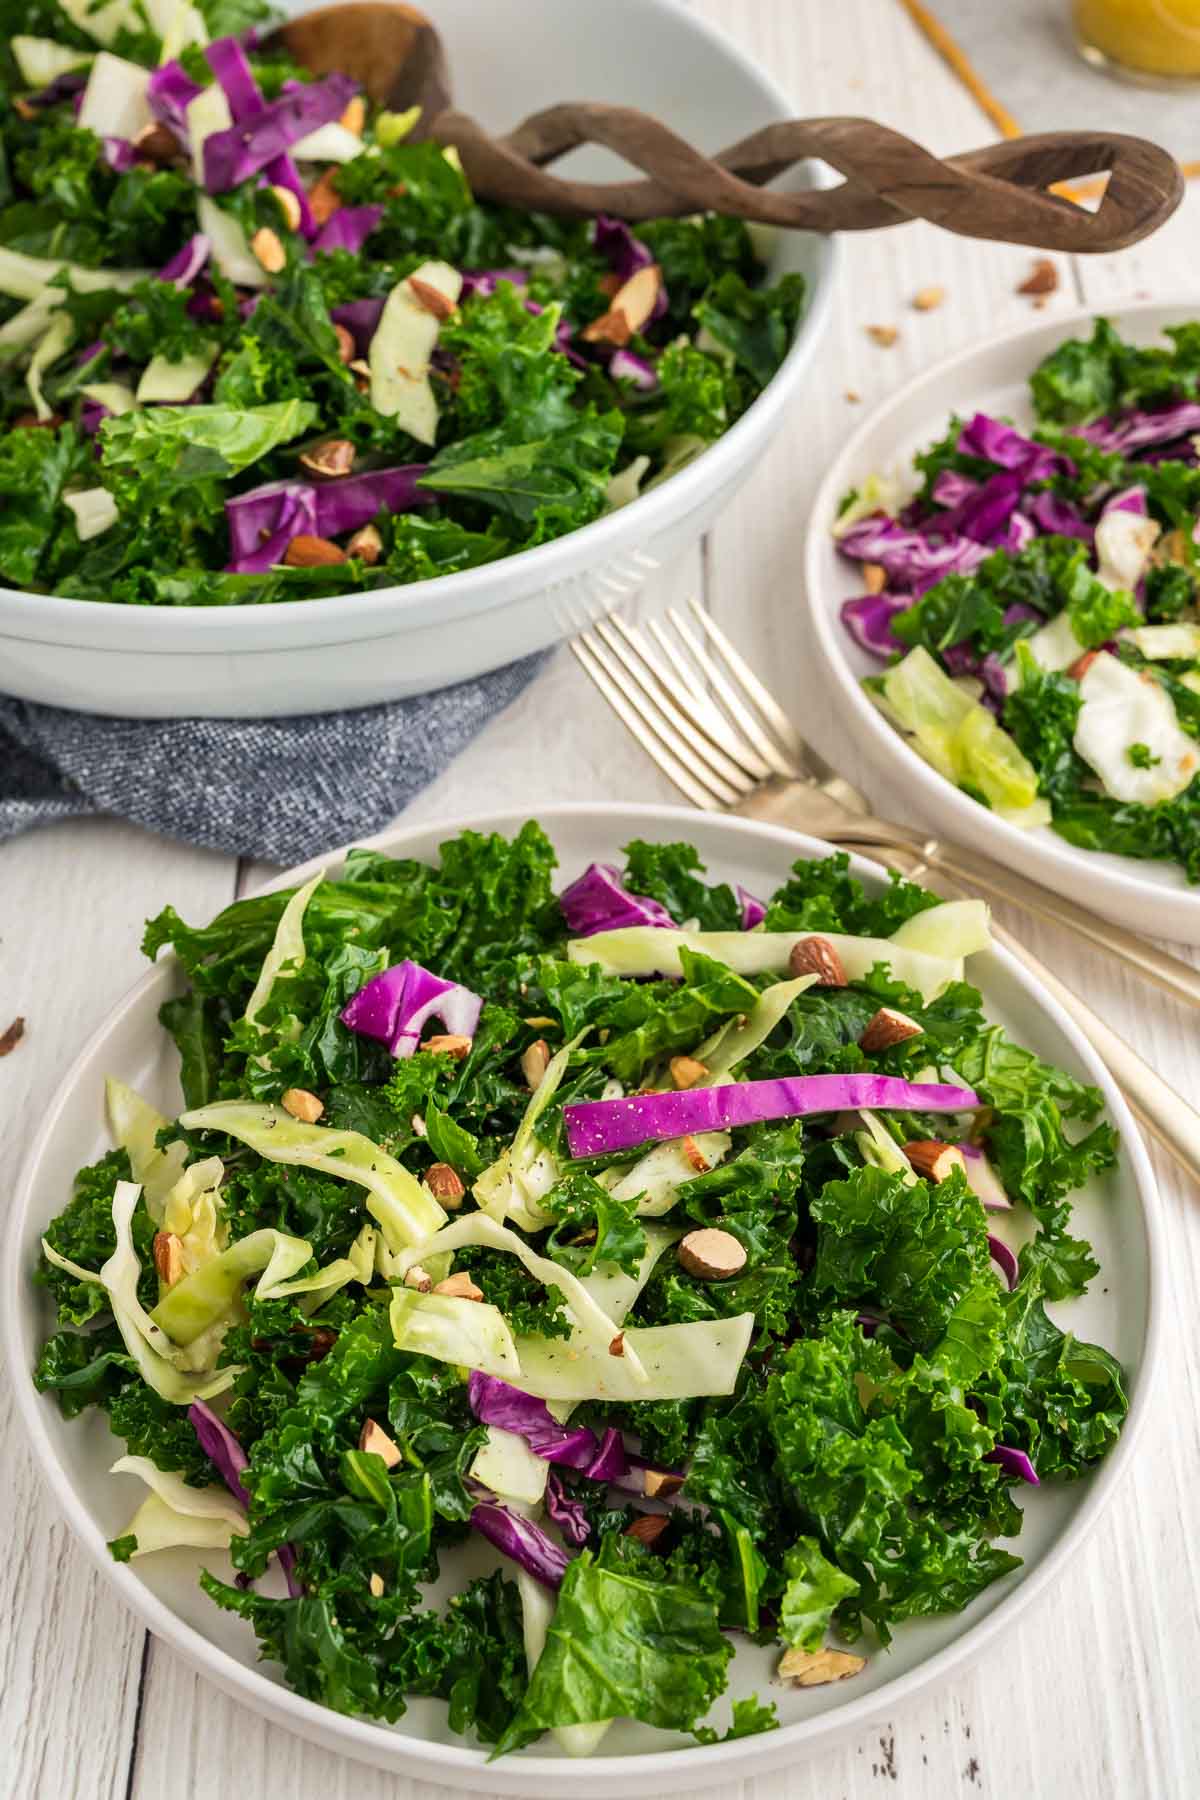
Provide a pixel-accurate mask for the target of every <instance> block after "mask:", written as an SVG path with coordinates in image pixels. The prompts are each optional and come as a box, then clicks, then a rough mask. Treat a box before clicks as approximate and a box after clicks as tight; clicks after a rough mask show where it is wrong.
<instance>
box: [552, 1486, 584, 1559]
mask: <svg viewBox="0 0 1200 1800" xmlns="http://www.w3.org/2000/svg"><path fill="white" fill-rule="evenodd" d="M546 1514H547V1517H548V1518H551V1519H553V1521H554V1523H555V1524H556V1525H557V1526H558V1529H559V1530H560V1531H561V1532H562V1534H563V1536H564V1537H565V1538H566V1540H567V1542H568V1544H573V1545H574V1546H575V1548H576V1549H578V1548H579V1547H580V1545H582V1544H586V1543H587V1541H588V1538H589V1537H590V1536H591V1534H592V1528H591V1526H590V1525H589V1524H588V1516H587V1508H586V1507H585V1506H584V1504H583V1502H582V1500H574V1499H572V1497H571V1495H570V1493H569V1491H568V1489H567V1485H566V1483H565V1481H564V1480H563V1478H562V1476H561V1475H560V1474H559V1472H558V1470H557V1469H551V1471H550V1473H549V1475H548V1476H547V1477H546Z"/></svg>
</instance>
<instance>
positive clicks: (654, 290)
mask: <svg viewBox="0 0 1200 1800" xmlns="http://www.w3.org/2000/svg"><path fill="white" fill-rule="evenodd" d="M661 289H662V270H661V269H660V268H659V266H658V264H657V263H647V264H646V266H645V267H644V268H641V269H635V270H634V272H633V274H632V275H631V276H630V277H629V280H628V281H625V282H622V284H621V286H620V287H619V288H618V289H617V291H616V293H615V294H614V295H613V297H612V303H611V305H610V306H609V309H608V311H607V312H606V313H602V314H601V315H600V317H599V318H598V319H593V320H592V322H591V324H590V325H585V326H584V328H583V330H582V331H581V332H580V334H579V335H580V337H581V338H583V339H584V340H585V341H586V342H587V343H589V344H615V345H616V346H617V347H618V348H620V346H621V345H622V344H627V343H628V342H629V340H630V338H631V337H632V336H633V334H634V332H635V331H640V330H641V329H642V326H643V325H645V324H646V322H647V321H648V320H649V318H650V315H651V313H652V312H653V311H654V308H655V305H656V304H657V301H658V296H659V293H660V291H661Z"/></svg>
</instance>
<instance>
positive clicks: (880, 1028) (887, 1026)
mask: <svg viewBox="0 0 1200 1800" xmlns="http://www.w3.org/2000/svg"><path fill="white" fill-rule="evenodd" d="M922 1035H923V1028H922V1027H921V1026H920V1025H918V1024H917V1021H916V1020H915V1019H910V1018H909V1016H908V1014H907V1013H902V1012H897V1011H896V1008H895V1007H894V1006H881V1007H880V1009H879V1011H878V1012H877V1013H876V1014H875V1017H874V1018H873V1019H871V1020H870V1022H869V1023H868V1025H867V1028H866V1030H865V1031H864V1032H863V1034H862V1036H861V1037H860V1038H859V1040H858V1047H859V1049H860V1050H865V1051H866V1052H867V1055H868V1056H874V1055H876V1054H877V1053H878V1052H879V1051H880V1050H890V1049H891V1048H892V1045H893V1044H903V1043H904V1042H905V1040H906V1039H908V1038H914V1037H921V1036H922Z"/></svg>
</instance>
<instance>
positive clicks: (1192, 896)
mask: <svg viewBox="0 0 1200 1800" xmlns="http://www.w3.org/2000/svg"><path fill="white" fill-rule="evenodd" d="M1198 312H1200V300H1197V298H1196V297H1195V296H1192V297H1190V298H1185V299H1182V300H1178V301H1175V302H1174V303H1171V304H1167V303H1164V302H1162V301H1158V300H1156V301H1153V302H1151V303H1149V304H1143V305H1136V306H1126V307H1122V308H1120V309H1118V310H1115V311H1114V310H1112V309H1106V316H1107V317H1108V318H1109V319H1111V320H1112V323H1113V325H1114V326H1115V327H1116V329H1117V330H1118V331H1119V332H1120V334H1121V335H1122V337H1125V338H1128V339H1130V340H1131V341H1132V342H1134V343H1137V344H1154V343H1157V342H1161V341H1162V331H1163V327H1164V326H1166V325H1176V324H1179V323H1180V322H1181V321H1184V320H1187V319H1194V318H1195V317H1196V316H1197V313H1198ZM1094 317H1095V311H1094V309H1091V308H1089V309H1088V310H1086V311H1083V312H1077V313H1067V314H1065V315H1064V314H1061V313H1060V314H1058V315H1056V316H1055V317H1054V318H1053V319H1048V320H1046V321H1045V322H1043V323H1040V324H1037V325H1034V326H1022V327H1021V328H1020V329H1019V330H1018V331H1014V332H1009V333H1006V334H1005V335H1004V336H1002V337H998V338H996V337H991V338H988V339H987V340H986V341H984V342H982V343H977V344H973V345H971V346H970V347H969V348H968V349H966V350H961V351H959V352H958V353H957V354H956V355H955V356H952V357H949V358H947V360H946V361H945V362H941V363H938V364H937V365H936V366H935V367H934V368H932V369H929V370H927V371H926V372H925V373H924V374H923V375H918V376H917V377H916V378H915V379H914V380H912V381H910V382H908V383H907V384H906V385H905V386H904V387H902V388H901V389H900V391H899V393H897V394H893V396H892V398H891V399H890V400H889V401H888V403H887V405H886V406H882V407H880V409H879V411H878V412H876V413H873V414H872V415H871V417H870V418H869V419H867V420H865V421H864V423H863V424H862V425H861V426H860V428H859V429H858V431H856V432H855V433H854V436H853V437H852V438H850V439H849V441H848V442H847V444H846V445H845V447H844V449H843V450H842V452H841V454H840V455H839V456H838V457H837V458H836V459H835V461H834V463H833V465H832V467H831V468H830V469H829V472H828V474H827V475H826V477H825V480H824V481H823V482H822V484H821V489H820V492H819V493H818V494H817V497H816V500H815V501H814V503H813V510H812V516H811V518H810V521H809V528H808V542H807V544H806V547H805V560H804V583H805V597H806V600H807V605H808V617H809V619H810V620H811V623H812V628H813V633H814V635H815V637H816V642H817V648H818V650H819V651H820V653H821V657H822V660H823V662H824V664H825V667H826V669H827V670H828V672H829V675H830V678H831V680H832V682H833V684H834V686H835V688H836V690H837V692H838V695H839V697H840V699H841V703H842V707H843V711H844V716H845V718H846V720H847V721H848V725H849V729H850V730H851V731H852V732H853V733H854V734H855V735H856V736H857V737H859V738H860V739H861V740H862V742H863V744H864V746H865V747H866V749H867V751H868V752H869V754H870V756H871V758H872V760H873V761H874V762H875V764H876V765H877V766H878V769H879V771H880V774H881V776H882V777H884V779H883V780H882V781H881V783H880V786H879V791H878V801H879V810H881V811H883V812H885V813H886V811H887V803H888V795H889V793H890V792H893V791H903V793H904V794H905V797H906V799H907V798H908V797H910V796H911V799H912V804H913V805H914V807H916V808H917V810H918V811H919V812H920V814H921V815H922V817H923V818H925V819H926V820H928V821H929V822H930V823H931V824H932V825H934V826H935V827H936V829H938V830H939V831H942V832H944V833H945V835H946V837H947V838H949V839H952V840H953V841H954V842H956V843H961V844H966V845H969V846H972V847H973V848H975V849H977V850H981V851H984V852H985V853H986V854H987V855H989V856H991V857H993V858H994V859H995V860H996V861H997V862H1001V863H1006V864H1010V865H1011V866H1012V867H1013V868H1014V869H1018V870H1020V872H1021V873H1022V874H1023V875H1029V876H1031V877H1032V878H1033V879H1034V880H1035V881H1040V882H1041V883H1042V884H1043V886H1045V887H1048V888H1053V889H1054V891H1055V892H1056V893H1060V894H1067V895H1070V896H1071V898H1072V899H1076V900H1083V901H1084V902H1085V904H1086V905H1088V906H1090V907H1091V908H1092V909H1093V911H1095V912H1098V913H1102V914H1103V915H1104V916H1105V917H1106V918H1109V919H1115V920H1116V921H1117V922H1118V923H1119V924H1121V925H1126V926H1128V927H1129V929H1130V930H1132V931H1141V932H1145V933H1147V934H1148V935H1151V936H1154V937H1164V938H1171V939H1173V940H1174V941H1175V942H1176V943H1181V944H1200V888H1197V887H1193V886H1191V885H1189V883H1188V881H1187V879H1186V877H1185V876H1184V873H1183V871H1182V869H1180V868H1178V867H1177V866H1176V865H1175V864H1173V863H1165V862H1150V861H1147V860H1145V859H1143V858H1140V857H1129V856H1112V855H1109V854H1108V853H1107V852H1106V851H1098V850H1079V849H1076V848H1075V846H1074V845H1072V844H1068V843H1067V841H1066V839H1065V838H1061V837H1059V835H1058V833H1057V832H1055V831H1052V830H1051V829H1050V827H1049V826H1044V827H1042V828H1041V829H1039V830H1036V831H1022V830H1020V829H1019V828H1018V827H1017V826H1015V825H1010V824H1008V823H1006V821H1005V820H1003V819H1001V818H998V817H997V815H996V814H995V813H993V812H989V811H988V809H987V807H985V806H980V805H979V803H978V802H977V801H975V800H972V799H971V798H970V796H969V795H967V794H964V793H963V792H962V790H961V789H960V788H957V787H955V786H954V784H953V782H950V781H947V780H946V779H945V777H944V776H942V775H939V774H938V773H937V771H936V770H935V769H933V768H931V766H930V765H929V764H928V763H927V762H926V761H925V759H924V758H923V757H921V756H919V755H918V754H917V752H916V751H915V750H914V749H912V748H911V746H910V745H909V744H908V743H907V742H906V741H905V739H904V738H903V737H902V736H901V735H900V733H899V732H898V731H896V730H895V729H894V728H893V726H891V725H890V724H889V723H888V721H887V720H886V719H885V718H884V716H883V714H882V713H881V712H880V711H879V710H878V708H877V707H876V706H875V705H874V704H873V703H872V701H871V700H869V699H868V697H867V695H866V694H865V693H864V692H863V689H862V687H861V686H860V683H861V680H862V677H863V676H864V675H876V674H878V673H879V670H880V668H881V666H882V665H881V664H880V663H879V662H878V661H877V660H876V659H875V658H874V657H871V656H868V654H867V652H866V651H865V650H862V649H860V647H859V646H858V645H857V644H856V643H855V642H854V639H853V638H852V637H851V636H850V634H849V632H848V631H847V630H846V629H845V627H844V626H843V624H842V621H841V616H840V614H841V606H842V602H843V601H844V600H848V599H850V598H851V597H852V596H853V595H855V594H860V593H861V592H862V582H861V579H860V577H859V574H858V568H857V565H856V564H855V563H853V562H851V561H849V560H848V559H847V558H846V557H844V556H842V555H841V554H840V553H839V551H838V550H837V548H836V545H835V543H834V540H833V538H832V536H831V534H830V528H831V526H832V525H833V522H834V519H835V518H836V516H837V509H838V503H839V501H840V500H841V497H842V495H843V494H845V493H846V492H847V490H848V489H849V488H852V487H856V486H857V485H858V484H859V483H860V482H861V481H862V480H863V479H864V477H865V476H867V475H870V474H872V473H884V472H891V471H895V472H896V473H898V474H899V475H900V476H901V477H902V478H907V480H908V482H909V484H910V487H915V486H916V478H915V476H914V474H913V469H912V458H913V454H914V452H915V451H917V450H920V449H924V448H925V447H926V446H927V445H929V444H931V443H934V442H935V441H936V440H937V439H938V438H940V437H942V436H943V435H944V434H945V431H946V427H947V425H948V423H949V420H950V415H951V414H952V413H958V414H959V415H960V417H965V418H969V417H970V415H971V414H972V413H975V412H985V413H995V414H999V415H1001V416H1002V417H1004V418H1009V419H1012V420H1013V421H1014V423H1015V424H1016V425H1018V426H1019V427H1021V428H1022V429H1028V428H1029V427H1030V426H1031V425H1032V424H1033V412H1032V408H1031V406H1030V402H1029V385H1028V384H1029V376H1030V374H1031V372H1032V371H1033V370H1034V369H1035V368H1036V367H1037V364H1038V363H1039V362H1040V361H1041V359H1042V358H1043V357H1044V356H1046V355H1048V354H1049V352H1050V351H1051V350H1053V349H1055V348H1056V347H1057V346H1058V345H1059V344H1061V343H1062V342H1063V340H1064V339H1066V338H1072V337H1081V336H1082V337H1090V335H1091V329H1092V320H1093V319H1094ZM872 797H873V798H874V795H873V796H872Z"/></svg>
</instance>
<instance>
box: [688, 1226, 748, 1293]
mask: <svg viewBox="0 0 1200 1800" xmlns="http://www.w3.org/2000/svg"><path fill="white" fill-rule="evenodd" d="M675 1254H676V1255H677V1256H678V1258H679V1262H680V1266H681V1267H682V1268H684V1269H686V1270H687V1272H688V1274H689V1275H695V1276H696V1277H697V1278H698V1279H699V1280H701V1281H727V1280H728V1279H729V1277H730V1276H731V1275H740V1274H741V1272H742V1270H743V1269H744V1268H745V1266H746V1250H745V1246H744V1245H743V1244H741V1243H739V1241H738V1239H737V1238H735V1237H734V1235H733V1233H732V1232H731V1231H718V1230H717V1228H716V1227H715V1226H713V1225H706V1226H705V1227H704V1228H703V1229H702V1230H700V1231H689V1232H688V1234H687V1236H686V1237H684V1238H681V1239H680V1242H679V1248H678V1250H677V1251H676V1253H675Z"/></svg>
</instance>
